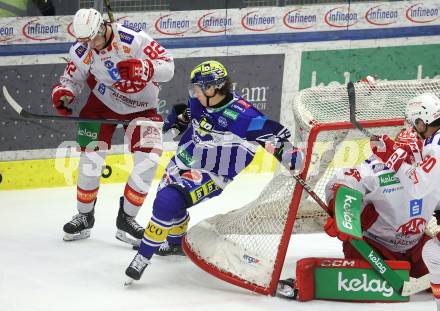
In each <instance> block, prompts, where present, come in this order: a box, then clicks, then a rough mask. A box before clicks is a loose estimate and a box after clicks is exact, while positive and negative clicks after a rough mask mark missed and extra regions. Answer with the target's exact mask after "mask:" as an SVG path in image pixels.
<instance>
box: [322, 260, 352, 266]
mask: <svg viewBox="0 0 440 311" xmlns="http://www.w3.org/2000/svg"><path fill="white" fill-rule="evenodd" d="M319 265H320V266H321V267H354V266H355V261H354V260H345V259H333V260H331V259H324V260H321V262H320V263H319Z"/></svg>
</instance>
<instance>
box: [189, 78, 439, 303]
mask: <svg viewBox="0 0 440 311" xmlns="http://www.w3.org/2000/svg"><path fill="white" fill-rule="evenodd" d="M355 91H356V117H357V120H358V121H359V123H360V124H361V125H362V126H363V127H364V128H366V129H368V130H369V131H370V132H372V133H373V134H375V135H382V134H385V133H386V134H388V135H390V136H392V135H395V134H397V133H398V131H399V130H400V129H401V128H402V127H403V125H404V119H403V115H404V110H405V105H406V102H407V101H408V100H409V99H411V98H413V97H414V96H416V95H419V94H421V93H425V92H431V93H435V94H436V95H439V96H440V80H401V81H375V82H374V83H364V82H358V83H355ZM292 111H293V115H294V119H295V120H294V122H295V131H294V132H295V134H294V143H295V144H296V145H303V147H305V153H306V157H305V166H304V169H303V171H302V172H301V174H300V176H301V177H302V178H303V179H304V180H305V181H306V182H307V183H308V184H309V185H310V186H311V187H312V189H313V190H314V191H315V192H316V193H317V194H318V196H319V197H320V198H321V199H322V200H324V187H325V185H326V184H327V182H328V181H329V180H330V178H331V177H332V176H333V174H334V171H335V169H338V168H343V167H353V166H355V165H357V164H359V163H360V162H361V161H363V160H365V159H366V158H367V157H369V156H370V155H371V151H370V147H369V140H368V138H366V137H365V136H364V135H363V134H362V133H361V132H360V131H359V130H357V129H355V127H354V126H353V124H351V123H350V121H349V120H350V115H349V104H348V94H347V89H346V86H345V85H336V86H324V87H314V88H310V89H305V90H302V91H300V92H299V93H298V94H297V96H295V100H294V104H293V109H292ZM326 218H327V216H326V213H325V212H324V211H323V210H322V209H321V208H320V207H319V205H317V204H316V203H315V202H314V201H313V200H312V198H311V197H309V195H308V194H307V193H306V192H305V191H304V192H303V189H302V186H301V185H300V184H297V183H296V182H295V180H294V178H293V177H292V176H291V175H289V173H288V172H287V171H286V170H284V169H283V168H282V167H281V166H279V167H278V169H277V172H276V173H275V174H274V177H273V179H272V180H271V181H270V182H269V183H268V185H267V186H266V187H265V188H264V189H263V191H262V192H261V194H260V195H259V197H258V198H257V199H255V200H254V201H252V202H251V203H249V204H247V205H245V206H243V207H238V208H237V209H235V210H233V211H231V212H228V213H226V214H219V215H216V216H214V217H211V218H208V219H205V220H202V221H201V222H199V223H198V224H196V225H194V226H193V227H191V228H190V230H189V231H188V233H187V235H186V237H185V239H184V241H183V247H184V250H185V252H186V253H187V255H188V257H189V258H190V259H191V260H192V261H193V262H194V263H195V264H196V265H198V266H199V267H200V268H202V269H203V270H205V271H206V272H208V273H210V274H212V275H214V276H216V277H218V278H220V279H222V280H224V281H227V282H229V283H231V284H234V285H237V286H240V287H243V288H246V289H249V290H251V291H254V292H257V293H261V294H265V295H274V294H275V292H276V287H277V283H278V281H279V278H280V275H281V271H282V268H283V264H284V259H285V256H286V253H287V249H288V246H289V241H290V236H291V234H292V233H294V232H295V233H308V232H319V231H322V226H323V224H324V222H325V220H326Z"/></svg>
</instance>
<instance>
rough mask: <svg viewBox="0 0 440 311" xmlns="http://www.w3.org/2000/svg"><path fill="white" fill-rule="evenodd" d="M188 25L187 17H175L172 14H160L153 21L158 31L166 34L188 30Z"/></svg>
mask: <svg viewBox="0 0 440 311" xmlns="http://www.w3.org/2000/svg"><path fill="white" fill-rule="evenodd" d="M190 25H191V23H190V21H189V20H188V19H176V18H175V17H173V16H172V14H167V15H164V16H161V17H159V18H158V19H157V20H156V22H155V23H154V27H155V28H156V30H157V31H158V32H160V33H161V34H164V35H168V36H177V35H182V34H184V33H185V32H187V31H188V30H189V27H190Z"/></svg>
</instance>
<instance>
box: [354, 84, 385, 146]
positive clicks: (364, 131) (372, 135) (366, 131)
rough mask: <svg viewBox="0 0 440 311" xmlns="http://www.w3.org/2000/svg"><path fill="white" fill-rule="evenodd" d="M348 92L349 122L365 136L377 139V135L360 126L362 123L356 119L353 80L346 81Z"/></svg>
mask: <svg viewBox="0 0 440 311" xmlns="http://www.w3.org/2000/svg"><path fill="white" fill-rule="evenodd" d="M347 92H348V104H349V108H350V122H351V124H353V125H354V126H355V127H356V128H357V129H358V130H359V131H361V132H362V134H364V135H365V136H367V137H369V138H370V139H371V140H379V136H377V135H374V134H373V133H371V132H370V131H368V130H366V129H365V128H363V127H362V125H361V124H360V123H359V122H358V121H357V120H356V90H355V88H354V83H353V82H348V83H347Z"/></svg>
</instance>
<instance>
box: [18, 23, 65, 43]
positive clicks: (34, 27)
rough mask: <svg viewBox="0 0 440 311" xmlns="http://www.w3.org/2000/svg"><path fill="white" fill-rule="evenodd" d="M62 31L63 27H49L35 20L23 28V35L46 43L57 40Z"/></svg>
mask: <svg viewBox="0 0 440 311" xmlns="http://www.w3.org/2000/svg"><path fill="white" fill-rule="evenodd" d="M60 31H61V25H47V24H42V23H39V20H38V19H33V20H31V21H29V22H28V23H26V24H25V25H24V26H23V28H22V33H23V35H24V36H25V37H26V38H28V39H31V40H37V41H46V40H51V39H55V38H56V37H57V35H58V34H59V33H60Z"/></svg>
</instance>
